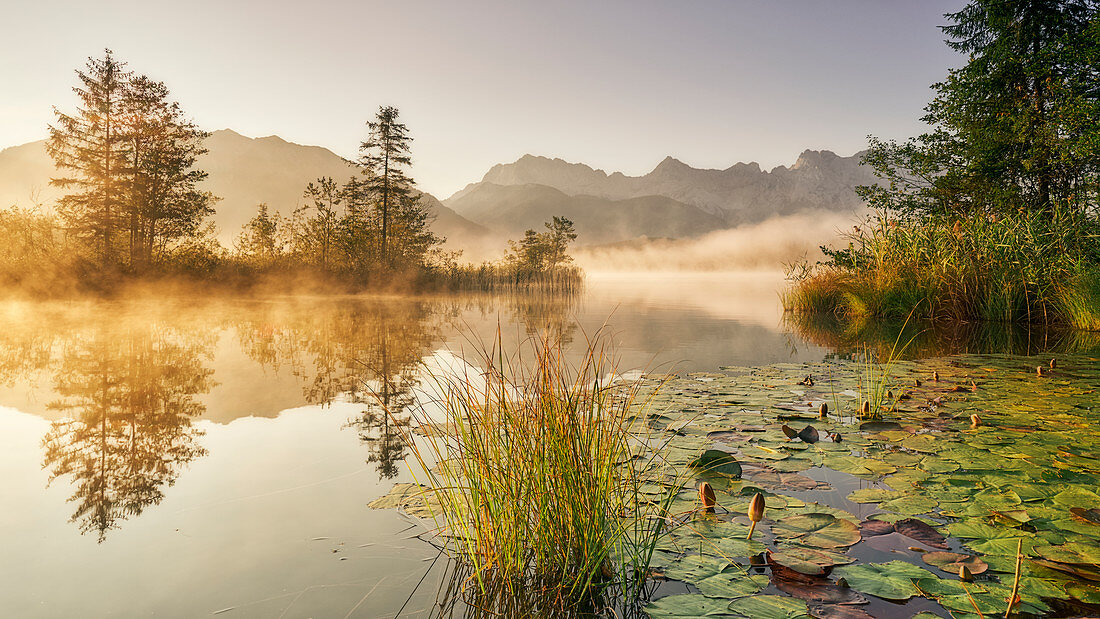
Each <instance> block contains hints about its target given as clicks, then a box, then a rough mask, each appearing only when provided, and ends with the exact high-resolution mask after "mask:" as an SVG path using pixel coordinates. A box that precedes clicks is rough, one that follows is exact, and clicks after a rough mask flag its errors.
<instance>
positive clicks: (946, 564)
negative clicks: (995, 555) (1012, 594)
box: [921, 552, 989, 575]
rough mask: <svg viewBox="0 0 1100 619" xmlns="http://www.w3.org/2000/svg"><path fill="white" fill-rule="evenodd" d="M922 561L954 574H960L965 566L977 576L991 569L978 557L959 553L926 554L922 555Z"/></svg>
mask: <svg viewBox="0 0 1100 619" xmlns="http://www.w3.org/2000/svg"><path fill="white" fill-rule="evenodd" d="M921 559H922V560H923V561H924V562H925V563H927V564H928V565H932V566H935V567H938V568H940V569H941V570H943V571H945V572H950V573H952V574H958V573H959V568H960V567H962V566H964V565H965V566H966V568H967V569H969V570H970V573H971V574H975V575H977V574H982V573H985V571H986V570H988V569H989V565H988V564H986V562H985V561H982V560H981V559H979V558H978V557H975V556H971V555H963V554H959V553H957V552H926V553H924V554H923V555H921Z"/></svg>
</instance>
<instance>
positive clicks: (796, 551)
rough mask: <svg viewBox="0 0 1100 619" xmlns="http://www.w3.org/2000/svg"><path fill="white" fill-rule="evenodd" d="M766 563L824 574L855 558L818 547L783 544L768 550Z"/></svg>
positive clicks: (813, 573) (803, 571)
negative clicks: (770, 550) (773, 549)
mask: <svg viewBox="0 0 1100 619" xmlns="http://www.w3.org/2000/svg"><path fill="white" fill-rule="evenodd" d="M767 558H768V563H777V564H779V565H782V566H783V567H786V568H788V569H792V570H794V571H796V572H798V573H799V574H806V575H808V576H824V575H826V574H827V573H828V571H829V570H830V569H831V568H833V567H834V566H837V565H847V564H849V563H851V562H853V561H855V559H853V558H851V557H849V556H847V555H843V554H840V553H838V552H830V551H828V550H821V549H818V548H807V547H805V546H794V545H792V546H784V547H783V548H780V549H779V550H776V551H775V552H768V557H767Z"/></svg>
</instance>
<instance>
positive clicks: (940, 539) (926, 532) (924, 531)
mask: <svg viewBox="0 0 1100 619" xmlns="http://www.w3.org/2000/svg"><path fill="white" fill-rule="evenodd" d="M894 530H895V531H897V532H898V533H901V534H902V535H904V536H905V537H908V538H909V539H915V540H917V541H918V542H921V543H922V544H926V545H928V546H931V547H933V548H947V538H945V537H944V536H943V535H941V534H940V533H939V531H936V530H935V529H933V528H932V527H931V526H930V525H929V524H928V523H926V522H923V521H921V520H917V519H916V518H906V519H904V520H898V521H897V522H895V523H894Z"/></svg>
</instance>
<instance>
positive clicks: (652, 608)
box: [645, 593, 729, 619]
mask: <svg viewBox="0 0 1100 619" xmlns="http://www.w3.org/2000/svg"><path fill="white" fill-rule="evenodd" d="M728 604H729V602H727V601H726V600H722V599H715V598H709V597H707V596H705V595H700V594H698V593H685V594H682V595H669V596H667V597H663V598H661V599H659V600H657V601H655V602H651V603H650V604H649V606H646V607H645V612H646V614H647V615H649V616H650V617H651V618H652V619H666V618H675V619H679V618H680V617H685V618H686V617H713V616H719V615H728V614H729V613H728V612H727V611H726V606H727V605H728Z"/></svg>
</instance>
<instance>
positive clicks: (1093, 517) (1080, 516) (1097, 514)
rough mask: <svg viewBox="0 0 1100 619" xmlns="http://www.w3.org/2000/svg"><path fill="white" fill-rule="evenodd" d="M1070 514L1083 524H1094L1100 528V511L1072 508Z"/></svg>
mask: <svg viewBox="0 0 1100 619" xmlns="http://www.w3.org/2000/svg"><path fill="white" fill-rule="evenodd" d="M1069 513H1071V514H1073V517H1074V518H1076V519H1077V520H1080V521H1081V522H1086V523H1088V524H1094V525H1097V526H1100V509H1097V508H1092V509H1085V508H1083V507H1071V508H1069Z"/></svg>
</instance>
